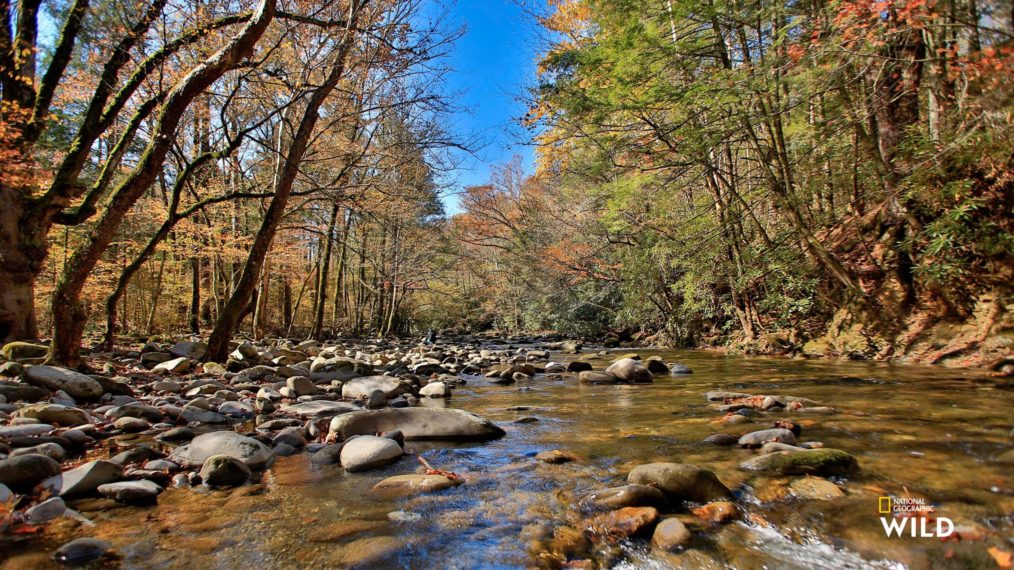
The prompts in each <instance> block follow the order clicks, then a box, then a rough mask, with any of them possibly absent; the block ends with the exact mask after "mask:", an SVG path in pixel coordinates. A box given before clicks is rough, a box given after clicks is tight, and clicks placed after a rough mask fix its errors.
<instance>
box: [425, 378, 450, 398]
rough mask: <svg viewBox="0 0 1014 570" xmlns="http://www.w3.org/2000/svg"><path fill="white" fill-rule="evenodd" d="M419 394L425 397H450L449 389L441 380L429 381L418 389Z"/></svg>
mask: <svg viewBox="0 0 1014 570" xmlns="http://www.w3.org/2000/svg"><path fill="white" fill-rule="evenodd" d="M419 395H420V396H423V397H425V398H450V397H451V389H450V388H448V387H447V384H444V383H443V382H430V383H429V384H427V385H425V386H423V387H422V389H421V390H419Z"/></svg>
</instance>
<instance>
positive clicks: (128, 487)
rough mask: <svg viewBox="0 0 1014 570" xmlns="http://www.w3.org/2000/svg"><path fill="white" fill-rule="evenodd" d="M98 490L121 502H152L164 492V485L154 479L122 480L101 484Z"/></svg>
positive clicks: (103, 494)
mask: <svg viewBox="0 0 1014 570" xmlns="http://www.w3.org/2000/svg"><path fill="white" fill-rule="evenodd" d="M97 490H98V492H99V494H100V495H102V496H103V497H108V498H110V499H113V500H114V501H116V502H119V503H150V502H152V501H154V500H155V497H157V496H158V495H159V493H161V492H162V487H160V486H158V484H157V483H155V482H154V481H149V480H148V479H141V480H140V481H120V482H117V483H106V484H105V485H99V487H98V489H97Z"/></svg>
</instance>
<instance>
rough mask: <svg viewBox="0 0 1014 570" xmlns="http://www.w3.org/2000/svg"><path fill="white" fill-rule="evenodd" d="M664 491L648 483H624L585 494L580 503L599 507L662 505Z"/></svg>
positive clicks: (664, 500) (663, 502) (664, 501)
mask: <svg viewBox="0 0 1014 570" xmlns="http://www.w3.org/2000/svg"><path fill="white" fill-rule="evenodd" d="M666 502H667V501H666V498H665V493H663V492H662V491H659V490H658V489H656V488H655V487H652V486H650V485H624V486H622V487H613V488H611V489H603V490H601V491H595V492H594V493H592V494H590V495H587V496H586V497H585V498H584V499H583V500H582V503H583V504H584V505H586V506H589V507H594V508H601V509H620V508H623V507H662V506H664V505H665V504H666Z"/></svg>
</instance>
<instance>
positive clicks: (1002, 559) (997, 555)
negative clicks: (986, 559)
mask: <svg viewBox="0 0 1014 570" xmlns="http://www.w3.org/2000/svg"><path fill="white" fill-rule="evenodd" d="M987 552H989V555H990V556H992V557H993V560H996V565H997V566H999V567H1000V568H1010V567H1011V553H1010V552H1007V551H1006V550H1000V549H999V548H997V547H995V546H990V547H989V548H988V549H987Z"/></svg>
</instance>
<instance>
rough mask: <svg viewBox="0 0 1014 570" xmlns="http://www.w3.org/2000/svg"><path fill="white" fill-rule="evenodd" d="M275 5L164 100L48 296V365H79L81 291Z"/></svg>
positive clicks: (264, 4) (261, 10)
mask: <svg viewBox="0 0 1014 570" xmlns="http://www.w3.org/2000/svg"><path fill="white" fill-rule="evenodd" d="M275 5H276V0H262V1H261V4H260V6H259V7H258V9H257V13H256V14H255V16H254V17H253V18H252V19H251V20H250V21H249V22H248V23H247V25H246V26H244V27H243V30H242V31H241V32H240V33H238V34H237V35H236V36H235V37H233V38H232V39H231V40H230V41H229V43H227V44H226V45H225V46H224V47H222V48H221V49H220V50H218V51H217V52H216V53H215V54H213V55H212V56H211V57H210V58H208V59H207V60H205V61H204V62H202V63H201V64H199V65H197V66H196V67H195V68H194V69H193V70H191V71H190V73H188V74H187V75H186V76H185V77H184V78H183V79H181V80H180V83H178V84H177V85H175V86H174V87H173V88H172V89H171V90H170V92H169V94H168V95H167V96H166V99H165V103H164V104H163V106H162V109H161V111H160V113H159V117H158V120H157V121H156V124H155V126H154V128H153V136H152V139H151V143H150V144H149V145H148V147H147V148H146V149H145V150H144V152H143V153H142V154H141V156H140V158H139V160H138V162H137V166H136V167H135V168H134V170H133V171H132V172H131V173H130V174H129V175H128V176H127V177H126V178H125V179H124V180H123V181H122V182H121V183H120V185H119V186H118V187H117V189H116V190H115V192H114V193H113V195H112V197H111V199H110V201H109V204H108V206H107V207H106V210H105V212H104V213H103V214H102V217H101V218H100V219H99V220H98V221H97V222H96V223H95V226H94V228H93V229H92V231H91V232H90V233H89V235H88V238H87V239H86V241H85V243H84V244H83V245H82V246H81V247H80V248H78V249H77V250H76V251H75V252H74V255H73V256H72V257H71V259H70V260H69V261H68V264H67V268H66V269H65V271H64V272H63V275H62V276H61V278H60V281H59V283H58V284H57V287H56V291H55V292H54V293H53V309H52V310H53V342H52V345H51V346H50V352H49V358H48V361H50V362H59V363H62V364H65V365H67V366H70V367H77V366H79V365H80V364H81V355H80V348H81V338H82V337H83V336H84V328H85V324H86V323H87V320H88V315H87V313H86V312H85V310H84V307H83V306H82V304H81V291H82V290H83V289H84V286H85V283H86V282H87V281H88V277H89V276H90V275H91V273H92V271H93V270H94V269H95V265H96V264H97V263H98V262H99V259H100V258H101V257H102V254H103V253H104V252H105V250H106V248H107V247H109V244H110V243H111V242H112V240H113V237H114V235H115V234H116V231H117V229H119V226H120V222H122V221H123V218H124V217H125V216H126V215H127V212H128V211H129V210H130V209H131V208H132V207H133V205H134V203H135V202H137V200H138V199H139V198H140V197H141V195H142V194H143V193H144V192H145V191H146V190H147V189H148V188H149V187H150V186H151V184H152V182H154V180H155V177H156V176H158V174H159V172H161V170H162V168H161V166H162V164H163V162H164V161H165V158H166V155H167V154H168V153H169V150H170V149H171V148H172V145H173V144H174V142H175V140H176V133H177V131H178V130H179V125H180V120H181V119H182V117H183V115H184V113H185V112H186V111H187V108H188V106H189V105H190V103H191V102H193V100H194V99H195V98H196V97H197V96H198V95H200V94H201V93H202V92H204V90H205V89H207V88H208V87H209V86H211V84H212V83H214V82H215V81H216V80H217V79H218V78H219V77H221V76H222V75H224V74H225V73H226V72H227V71H229V70H230V69H232V68H233V67H234V66H235V65H236V64H237V63H238V62H240V61H241V60H243V59H245V58H246V57H248V56H249V55H250V54H251V53H252V52H253V49H254V46H255V45H256V44H257V41H258V40H259V39H260V37H261V35H262V34H263V33H264V30H265V29H267V26H268V24H269V23H270V22H271V20H272V19H273V17H274V14H275Z"/></svg>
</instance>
